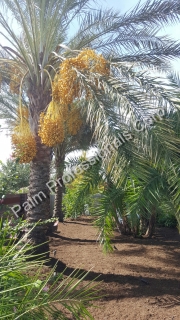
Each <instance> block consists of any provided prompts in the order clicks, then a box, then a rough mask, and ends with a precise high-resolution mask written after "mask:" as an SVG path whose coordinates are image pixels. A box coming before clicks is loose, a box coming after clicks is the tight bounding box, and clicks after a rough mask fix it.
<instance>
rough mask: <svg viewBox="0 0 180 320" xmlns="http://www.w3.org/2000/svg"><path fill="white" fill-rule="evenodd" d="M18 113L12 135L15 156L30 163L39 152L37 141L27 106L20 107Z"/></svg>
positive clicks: (22, 161)
mask: <svg viewBox="0 0 180 320" xmlns="http://www.w3.org/2000/svg"><path fill="white" fill-rule="evenodd" d="M18 114H19V117H18V120H17V123H16V126H15V127H14V129H13V133H12V136H11V142H12V147H13V150H14V152H13V157H15V158H18V159H19V162H20V163H29V162H31V161H32V160H33V159H34V157H35V155H36V152H37V150H36V141H35V137H34V135H33V134H32V132H31V129H30V126H29V122H28V109H27V107H23V106H22V107H20V108H19V110H18Z"/></svg>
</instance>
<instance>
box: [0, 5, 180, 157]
mask: <svg viewBox="0 0 180 320" xmlns="http://www.w3.org/2000/svg"><path fill="white" fill-rule="evenodd" d="M96 2H97V3H98V4H99V5H101V7H102V8H114V9H116V10H118V11H120V12H121V13H122V14H123V13H125V12H126V11H128V10H130V9H132V8H133V7H134V6H135V5H136V4H137V3H138V2H139V0H96V1H95V3H96ZM144 2H146V1H145V0H142V1H141V3H144ZM93 7H95V8H97V6H96V4H93ZM160 34H161V35H162V34H163V35H165V34H166V35H167V34H168V35H169V36H170V37H172V38H173V39H175V40H180V23H178V24H176V25H172V26H168V27H167V28H165V29H164V30H161V33H160ZM173 68H174V69H175V70H179V71H180V60H177V61H176V62H173ZM11 153H12V151H11V146H10V138H9V137H7V136H6V133H5V132H4V131H3V132H2V133H1V132H0V160H2V161H5V160H6V159H7V158H8V157H9V156H10V154H11Z"/></svg>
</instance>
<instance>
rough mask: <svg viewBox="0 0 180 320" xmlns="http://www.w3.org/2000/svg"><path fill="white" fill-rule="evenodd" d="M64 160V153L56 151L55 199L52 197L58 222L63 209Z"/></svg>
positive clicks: (61, 220) (61, 216)
mask: <svg viewBox="0 0 180 320" xmlns="http://www.w3.org/2000/svg"><path fill="white" fill-rule="evenodd" d="M64 160H65V154H64V153H63V152H61V151H60V153H59V152H56V155H55V167H56V181H57V180H58V181H59V183H56V187H55V199H54V214H53V215H54V217H57V218H58V220H59V221H60V222H63V218H64V215H63V209H62V198H63V192H64V185H63V181H62V176H63V171H64Z"/></svg>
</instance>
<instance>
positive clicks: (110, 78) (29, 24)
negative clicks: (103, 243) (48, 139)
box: [0, 0, 180, 249]
mask: <svg viewBox="0 0 180 320" xmlns="http://www.w3.org/2000/svg"><path fill="white" fill-rule="evenodd" d="M0 3H1V5H2V8H4V12H2V13H1V14H0V25H1V35H2V36H3V37H4V38H6V39H7V40H8V45H6V46H2V53H1V59H0V64H1V70H2V79H3V80H6V84H7V85H8V84H9V85H10V89H11V90H12V91H13V92H14V93H15V94H17V93H18V92H20V95H21V93H23V94H24V96H25V99H26V100H28V108H29V119H28V121H29V125H30V130H31V131H29V128H28V130H27V134H28V136H27V137H28V139H29V140H28V141H29V145H30V146H31V148H29V153H28V154H27V155H26V158H25V160H26V161H27V159H28V161H30V160H31V164H30V166H31V172H30V188H29V197H30V198H31V199H33V198H34V197H36V195H39V194H40V193H41V194H42V193H43V195H45V197H44V199H43V201H39V203H38V205H35V206H33V205H29V207H28V213H27V215H28V219H29V220H30V222H36V221H37V220H39V219H46V218H48V217H49V190H48V188H47V186H46V183H47V182H48V180H49V167H50V160H51V147H50V146H48V145H46V144H43V143H42V141H41V139H40V136H39V134H38V131H39V120H41V122H40V123H41V125H42V124H43V120H45V118H43V114H42V113H43V112H46V110H47V107H48V105H49V104H50V102H51V100H52V93H53V95H54V98H55V92H56V89H57V87H58V85H59V83H58V79H60V80H61V81H62V79H64V78H63V75H64V76H67V75H68V73H67V72H65V71H64V74H63V70H66V69H65V66H66V67H67V66H68V68H69V69H68V70H69V71H70V72H71V74H73V77H72V79H71V78H69V79H68V81H67V83H66V84H70V83H71V88H73V86H75V88H74V89H73V90H74V96H73V97H72V98H74V100H77V99H79V100H80V101H81V102H82V103H81V104H82V106H81V109H82V111H83V112H84V113H85V114H86V115H87V119H88V120H89V122H90V124H91V126H94V127H95V134H96V137H97V138H103V137H105V136H108V137H112V134H114V129H113V128H114V125H116V126H117V124H119V120H120V117H119V115H120V114H121V115H122V114H123V115H124V116H127V114H128V116H131V117H132V118H133V117H134V118H136V119H139V118H142V117H143V114H145V115H146V113H145V112H144V110H146V109H148V110H149V109H150V108H157V105H158V103H161V105H162V103H163V106H165V102H166V103H167V104H168V105H172V104H173V103H172V101H170V99H169V95H168V92H166V90H165V89H164V88H163V87H162V86H161V85H158V83H155V80H154V79H153V78H152V77H150V76H149V74H148V73H147V72H145V69H144V68H147V67H148V68H151V67H153V68H156V69H157V70H163V71H166V70H167V69H168V67H169V65H168V62H169V59H170V58H173V57H177V56H179V53H180V46H179V44H177V43H175V42H174V41H171V40H170V39H169V38H167V37H160V36H158V35H157V29H159V28H161V27H162V26H164V25H167V24H168V23H171V22H174V21H179V14H180V8H179V3H178V1H177V0H174V1H170V0H166V1H162V0H159V1H156V2H154V1H152V2H151V1H147V3H145V4H144V5H141V6H140V5H138V6H136V7H135V8H134V9H133V10H132V11H131V12H130V13H127V14H125V15H120V14H119V13H118V12H114V11H113V10H104V11H102V10H90V7H89V6H90V1H88V0H80V1H71V0H69V1H65V0H49V1H42V0H24V1H21V0H3V1H0ZM6 10H8V14H9V13H10V14H11V15H12V17H13V18H14V21H16V23H17V26H18V28H17V30H18V32H17V33H16V32H15V31H14V28H13V26H12V25H11V23H10V21H9V20H8V18H7V16H6V15H5V12H6ZM159 12H160V14H159ZM73 19H79V21H80V22H79V28H78V30H77V31H76V33H75V34H74V35H73V36H71V38H70V39H68V36H67V34H68V29H69V27H70V25H71V22H72V21H73ZM87 47H88V48H89V49H86V50H84V48H87ZM92 49H93V50H96V53H95V51H92ZM83 50H84V51H83ZM87 50H90V51H87ZM81 52H82V54H81ZM87 53H89V58H88V57H87V56H88V54H87ZM98 53H101V54H103V55H104V57H105V58H103V57H102V56H100V55H98ZM5 54H6V56H5ZM80 56H81V59H82V60H81V61H79V60H78V59H80ZM71 59H72V60H71ZM73 59H74V60H73ZM83 59H84V60H83ZM77 60H78V61H79V62H80V63H81V62H82V61H83V63H84V64H85V67H84V68H83V67H82V65H81V66H79V64H76V62H75V61H77ZM66 62H67V63H66ZM101 64H102V65H101ZM65 78H66V77H65ZM52 80H54V81H53V83H52V85H53V88H54V89H53V91H52V87H51V81H52ZM66 80H67V79H66ZM63 81H64V80H63ZM56 85H57V86H56ZM66 89H67V88H66ZM70 91H71V90H70ZM61 93H62V88H61V90H59V93H58V94H59V95H60V101H61V102H62V100H63V101H64V100H66V99H65V96H62V95H61ZM64 94H67V90H66V93H64ZM58 97H59V96H58ZM67 100H68V99H67ZM71 100H73V99H71ZM66 102H67V101H66ZM71 102H72V101H71ZM67 104H68V102H67ZM115 105H116V106H117V108H114V106H115ZM50 106H51V110H52V109H53V108H56V111H57V113H58V112H61V113H62V112H63V110H60V109H61V107H62V105H59V104H58V101H57V95H56V106H55V105H54V103H53V102H52V103H51V105H50ZM57 106H59V109H58V107H57ZM117 109H118V112H117ZM21 110H22V108H21ZM58 110H60V111H58ZM21 113H22V111H21ZM40 116H41V117H40ZM21 120H22V115H21ZM57 125H58V126H60V122H58V124H57ZM26 128H27V127H26ZM54 131H55V128H54ZM24 132H25V130H24ZM30 132H31V133H30ZM41 137H42V134H41ZM14 141H16V144H17V140H15V139H14ZM22 145H23V143H22V142H21V147H22ZM23 148H25V147H24V145H23ZM28 237H30V238H31V240H32V241H33V242H34V243H36V244H39V243H42V242H45V240H46V227H45V226H37V227H36V228H34V229H33V231H32V232H31V233H30V234H29V235H28ZM46 247H47V246H46ZM46 249H47V248H46Z"/></svg>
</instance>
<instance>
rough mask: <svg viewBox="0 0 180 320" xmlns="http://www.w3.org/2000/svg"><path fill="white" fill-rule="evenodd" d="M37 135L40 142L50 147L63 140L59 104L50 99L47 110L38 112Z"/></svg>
mask: <svg viewBox="0 0 180 320" xmlns="http://www.w3.org/2000/svg"><path fill="white" fill-rule="evenodd" d="M38 135H39V136H40V137H41V141H42V143H44V144H45V145H47V146H49V147H52V146H54V145H56V144H60V143H62V142H63V140H64V124H63V114H62V110H61V109H60V107H59V105H58V104H57V103H55V102H54V101H51V102H50V104H49V106H48V108H47V111H46V112H42V113H41V114H40V120H39V131H38Z"/></svg>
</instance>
